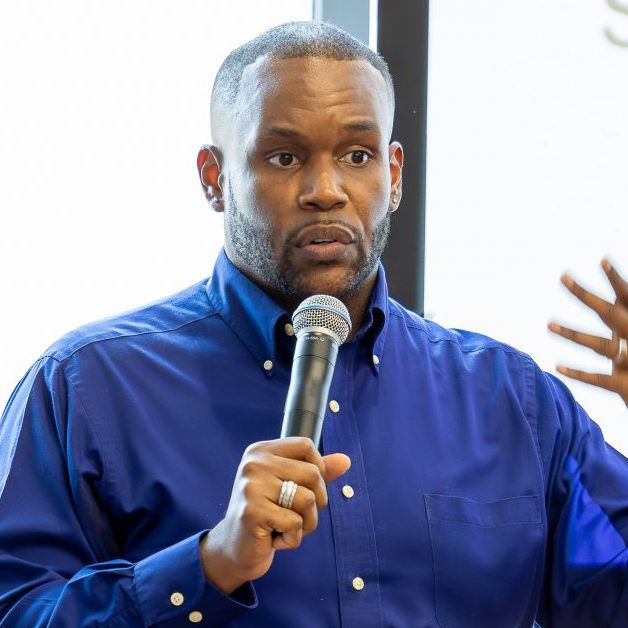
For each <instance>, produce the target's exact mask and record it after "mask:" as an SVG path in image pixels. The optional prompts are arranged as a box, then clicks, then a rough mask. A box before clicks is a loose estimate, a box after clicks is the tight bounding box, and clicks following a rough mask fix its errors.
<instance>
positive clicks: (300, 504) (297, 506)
mask: <svg viewBox="0 0 628 628" xmlns="http://www.w3.org/2000/svg"><path fill="white" fill-rule="evenodd" d="M280 491H281V486H279V487H278V489H277V495H279V492H280ZM270 501H271V502H272V503H273V505H276V506H278V507H279V508H284V509H285V510H292V511H293V512H296V513H297V514H298V515H299V516H300V517H301V519H302V520H303V523H302V528H303V534H304V535H307V534H310V533H311V532H313V531H314V530H316V528H317V526H318V511H319V508H318V503H317V498H316V495H315V493H314V492H313V491H311V490H310V489H308V488H306V487H304V486H297V491H296V493H295V494H294V498H293V500H292V504H291V505H290V506H289V507H287V506H280V505H279V499H278V497H277V496H276V497H275V499H274V500H273V499H270Z"/></svg>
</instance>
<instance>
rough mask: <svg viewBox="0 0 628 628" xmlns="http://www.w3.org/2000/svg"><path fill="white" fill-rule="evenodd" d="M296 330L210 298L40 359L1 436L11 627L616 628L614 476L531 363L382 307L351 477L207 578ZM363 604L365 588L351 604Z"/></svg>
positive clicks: (234, 280)
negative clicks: (216, 534) (291, 535)
mask: <svg viewBox="0 0 628 628" xmlns="http://www.w3.org/2000/svg"><path fill="white" fill-rule="evenodd" d="M288 322H289V318H288V316H287V314H286V312H284V311H283V310H282V309H281V308H280V307H279V306H278V305H277V304H276V303H274V302H273V301H272V300H271V299H270V298H269V297H268V296H267V295H266V294H265V293H264V292H263V291H261V290H260V289H259V288H257V287H256V286H255V285H254V284H252V283H251V282H250V281H249V280H248V279H247V278H245V277H244V276H243V275H242V274H241V273H240V272H239V271H238V270H237V269H236V268H235V267H233V265H232V264H231V263H230V262H229V261H228V259H227V258H226V256H225V255H224V253H223V254H221V255H220V257H219V259H218V261H217V263H216V267H215V270H214V274H213V277H212V278H211V280H210V281H209V282H207V283H205V282H202V283H199V284H197V285H195V286H192V287H191V288H189V289H188V290H185V291H183V292H181V293H179V294H177V295H175V296H173V297H170V298H168V299H164V300H162V301H160V302H158V303H155V304H152V305H150V306H148V307H145V308H142V309H138V310H136V311H133V312H130V313H127V314H125V315H122V316H118V317H115V318H112V319H109V320H105V321H101V322H98V323H95V324H92V325H89V326H87V327H84V328H82V329H80V330H78V331H76V332H74V333H72V334H70V335H68V336H66V337H65V338H63V339H62V340H60V341H59V342H58V343H56V344H55V345H53V347H51V349H50V350H48V351H47V352H46V353H45V355H44V356H43V357H42V358H41V359H39V360H38V361H37V363H36V364H35V365H34V366H33V367H32V369H31V370H30V371H29V372H28V373H27V374H26V376H25V377H24V379H23V380H22V381H21V382H20V384H19V386H18V387H17V389H16V390H15V392H14V393H13V395H12V397H11V399H10V401H9V404H8V406H7V409H6V411H5V414H4V415H3V418H2V423H0V439H1V440H0V446H1V452H0V596H1V597H0V617H2V620H3V621H2V622H0V623H1V625H2V626H4V625H7V626H12V627H13V626H24V627H28V628H32V627H33V626H43V625H46V626H68V627H77V626H96V625H107V626H145V625H146V626H152V625H156V626H185V625H189V624H190V622H192V621H194V622H198V623H199V624H200V625H205V626H238V627H246V626H256V627H269V628H270V627H272V628H275V627H292V626H294V627H297V628H309V627H312V628H314V627H316V628H318V627H322V626H330V627H332V626H343V627H345V628H369V627H378V628H381V627H383V626H386V627H391V626H394V627H403V628H407V627H414V626H416V627H423V626H447V627H448V628H455V627H457V626H464V627H465V628H472V627H481V628H490V627H493V626H494V627H499V628H505V627H509V628H510V627H512V626H526V627H529V626H531V625H532V623H533V620H534V618H535V617H537V618H538V621H540V622H541V623H542V624H543V625H546V626H550V625H551V626H558V627H565V628H566V627H569V628H574V627H577V626H602V625H603V626H626V625H628V599H627V593H626V590H627V587H626V580H627V579H628V576H627V566H626V542H625V540H626V538H627V536H628V464H627V461H626V460H625V459H624V458H623V456H621V455H620V454H619V453H617V452H616V451H615V450H613V449H612V448H611V447H610V446H608V445H606V444H605V443H604V441H603V439H602V436H601V434H600V431H599V429H598V428H597V426H596V425H595V424H594V423H593V422H592V421H591V420H590V419H589V418H588V417H587V416H586V415H585V413H584V412H583V410H582V409H581V408H580V407H579V406H578V405H577V404H576V403H575V402H574V400H573V399H572V397H571V395H570V394H569V392H568V391H567V390H566V389H565V387H564V386H563V385H562V384H561V383H560V382H558V381H557V380H556V379H554V378H553V377H551V376H549V375H546V374H544V373H542V372H541V371H540V370H539V369H538V368H537V367H536V366H535V364H534V363H533V362H532V361H531V360H530V358H529V357H527V356H526V355H524V354H522V353H520V352H519V351H517V350H515V349H513V348H511V347H509V346H506V345H504V344H500V343H498V342H496V341H494V340H491V339H489V338H486V337H483V336H479V335H476V334H471V333H468V332H461V331H454V330H447V329H443V328H441V327H439V326H438V325H436V324H434V323H431V322H428V321H425V320H423V319H421V318H420V317H418V316H416V315H415V314H413V313H411V312H408V311H407V310H405V309H404V308H402V307H401V306H400V305H399V304H397V303H395V302H394V301H392V300H390V299H389V298H388V296H387V291H386V282H385V278H384V272H383V269H382V268H381V267H380V270H379V275H378V280H377V284H376V286H375V288H374V291H373V295H372V299H371V302H370V306H369V309H368V312H367V316H366V319H365V323H364V325H363V327H362V330H361V331H360V332H359V334H358V335H357V336H356V337H355V338H354V339H352V340H351V341H350V342H347V343H346V344H345V345H343V346H342V347H341V348H340V351H339V355H338V361H337V364H336V369H335V374H334V379H333V383H332V388H331V393H330V400H333V401H335V402H336V403H332V404H330V408H333V409H330V410H329V411H328V413H327V417H326V419H325V424H324V428H323V440H322V448H323V450H324V452H327V453H331V452H344V453H346V454H348V455H349V456H350V458H351V460H352V466H351V468H350V470H349V471H348V472H347V473H346V475H344V476H343V477H342V478H340V479H339V480H338V481H337V482H335V483H333V484H331V485H330V486H329V487H328V491H329V507H328V508H326V509H325V510H324V511H323V512H321V515H320V519H319V526H318V529H317V530H316V532H315V533H314V534H312V535H310V536H309V537H307V538H305V539H304V541H303V543H302V545H301V547H300V548H298V549H297V550H293V551H281V552H277V553H276V554H275V559H274V562H273V564H272V566H271V568H270V571H269V572H268V573H267V574H266V575H265V576H264V577H262V578H261V579H259V580H257V581H256V582H254V583H251V584H247V585H244V586H243V587H241V588H240V589H238V590H237V591H236V592H234V594H233V595H232V596H224V595H223V594H221V593H220V592H219V591H218V590H216V589H215V588H214V587H213V586H212V585H211V584H210V583H208V582H206V581H205V579H204V577H203V570H202V567H201V563H200V559H199V549H198V545H199V539H200V537H201V535H202V534H203V533H204V531H205V530H206V529H209V528H211V527H212V526H213V525H215V524H216V523H217V522H218V521H219V520H220V519H221V518H222V517H223V516H224V513H225V510H226V507H227V504H228V502H229V497H230V492H231V486H232V483H233V479H234V476H235V473H236V469H237V467H238V464H239V461H240V458H241V456H242V453H243V451H244V449H245V448H246V446H247V445H248V444H250V443H251V442H254V441H259V440H267V439H273V438H276V437H277V436H278V435H279V433H280V429H281V419H282V410H283V404H284V400H285V396H286V391H287V388H288V384H289V378H290V368H291V360H292V352H293V349H294V343H295V339H294V337H293V336H291V335H290V332H291V330H290V327H289V326H288V327H287V328H286V323H288ZM362 584H363V586H361V585H362Z"/></svg>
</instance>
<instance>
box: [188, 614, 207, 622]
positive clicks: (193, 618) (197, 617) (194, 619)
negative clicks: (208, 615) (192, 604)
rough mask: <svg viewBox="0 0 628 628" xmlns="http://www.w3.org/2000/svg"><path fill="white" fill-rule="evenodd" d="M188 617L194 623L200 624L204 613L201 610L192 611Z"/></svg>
mask: <svg viewBox="0 0 628 628" xmlns="http://www.w3.org/2000/svg"><path fill="white" fill-rule="evenodd" d="M188 619H189V620H190V621H191V622H192V623H193V624H198V623H199V622H201V621H203V613H201V612H200V611H192V612H191V613H190V614H189V615H188Z"/></svg>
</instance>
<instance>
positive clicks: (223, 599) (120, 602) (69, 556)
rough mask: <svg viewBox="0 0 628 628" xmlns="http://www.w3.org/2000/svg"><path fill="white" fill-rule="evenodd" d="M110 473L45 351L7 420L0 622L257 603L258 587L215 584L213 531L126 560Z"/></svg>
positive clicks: (215, 615) (226, 610)
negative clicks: (111, 506) (210, 562)
mask: <svg viewBox="0 0 628 628" xmlns="http://www.w3.org/2000/svg"><path fill="white" fill-rule="evenodd" d="M79 470H80V472H79ZM106 482H107V468H106V461H105V460H104V459H103V457H102V452H101V447H100V443H99V441H98V435H97V434H96V432H95V431H94V430H93V429H91V428H90V425H89V422H88V421H87V420H86V417H85V415H84V413H83V412H82V408H81V403H80V400H79V399H78V398H77V396H76V395H75V394H73V391H72V387H71V384H70V383H69V382H68V380H67V379H66V378H65V376H64V375H63V372H62V369H61V367H60V365H59V363H58V362H57V361H56V360H54V359H53V358H44V359H42V360H40V361H39V362H38V363H36V364H35V365H34V366H33V367H32V368H31V370H30V371H29V372H28V373H27V374H26V376H25V377H24V378H23V380H22V381H21V382H20V384H19V385H18V387H17V388H16V390H15V391H14V392H13V394H12V396H11V398H10V399H9V403H8V405H7V407H6V409H5V412H4V414H3V416H2V421H1V422H0V626H11V627H12V628H21V627H23V628H32V626H49V627H51V628H53V627H55V628H60V627H76V626H87V625H90V626H91V625H105V624H106V625H107V626H118V627H123V626H129V627H131V626H132V627H136V626H175V625H177V626H178V625H181V624H182V622H185V624H187V623H190V622H191V621H196V622H199V621H201V620H202V622H203V623H202V625H205V626H221V625H225V624H226V623H228V622H230V621H231V620H233V619H234V618H236V617H238V616H239V615H240V614H241V613H243V612H246V611H247V610H248V609H251V608H254V607H255V606H256V605H257V599H256V596H255V592H254V590H253V587H252V586H251V585H250V584H247V585H244V586H243V587H241V588H240V589H238V590H237V591H236V592H235V593H234V594H232V595H231V596H225V595H223V594H222V593H221V592H220V591H219V590H218V589H216V588H215V587H213V586H212V585H211V584H210V583H209V582H207V581H206V579H205V577H204V574H203V569H202V565H201V560H200V554H199V541H200V538H201V536H202V534H204V533H205V532H206V531H199V533H198V534H195V535H193V536H191V537H189V538H187V539H184V540H182V541H180V542H179V543H176V544H174V545H171V546H169V547H166V548H164V549H161V550H160V551H157V552H156V553H154V554H152V555H150V556H146V557H143V558H142V559H141V560H139V561H137V562H132V561H129V560H125V559H124V558H123V557H121V554H122V552H121V551H120V549H119V547H120V544H121V543H122V542H123V539H120V538H119V531H116V530H115V529H114V526H113V525H112V524H111V521H110V517H109V515H108V513H107V511H106V508H105V507H104V505H103V500H102V499H101V498H100V495H101V489H102V490H104V488H103V487H104V486H105V484H106Z"/></svg>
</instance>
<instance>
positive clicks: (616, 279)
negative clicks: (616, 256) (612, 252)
mask: <svg viewBox="0 0 628 628" xmlns="http://www.w3.org/2000/svg"><path fill="white" fill-rule="evenodd" d="M601 265H602V268H603V269H604V272H605V273H606V276H607V277H608V281H609V282H610V284H611V286H612V287H613V291H614V292H615V295H616V296H617V299H618V300H619V301H620V302H621V303H623V305H625V306H626V307H628V281H625V280H624V279H623V277H621V275H620V274H619V273H618V272H617V270H615V267H614V266H613V265H612V264H611V263H610V262H609V261H608V260H607V259H603V260H602V262H601Z"/></svg>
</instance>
